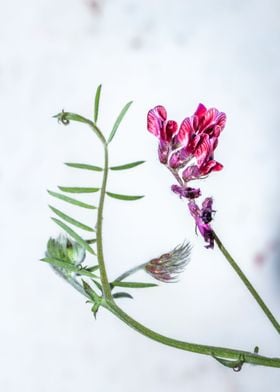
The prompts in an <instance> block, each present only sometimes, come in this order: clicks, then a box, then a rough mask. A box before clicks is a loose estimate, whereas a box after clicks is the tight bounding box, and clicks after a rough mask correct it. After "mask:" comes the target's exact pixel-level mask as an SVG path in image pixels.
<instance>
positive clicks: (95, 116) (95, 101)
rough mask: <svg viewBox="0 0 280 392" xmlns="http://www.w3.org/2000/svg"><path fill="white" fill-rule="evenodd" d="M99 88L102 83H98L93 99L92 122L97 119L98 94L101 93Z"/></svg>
mask: <svg viewBox="0 0 280 392" xmlns="http://www.w3.org/2000/svg"><path fill="white" fill-rule="evenodd" d="M101 88H102V85H101V84H100V85H99V86H98V87H97V89H96V93H95V99H94V116H93V118H94V122H95V123H97V120H98V113H99V101H100V94H101Z"/></svg>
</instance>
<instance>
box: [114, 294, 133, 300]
mask: <svg viewBox="0 0 280 392" xmlns="http://www.w3.org/2000/svg"><path fill="white" fill-rule="evenodd" d="M113 298H130V299H133V297H132V295H130V294H129V293H125V292H119V293H115V294H113Z"/></svg>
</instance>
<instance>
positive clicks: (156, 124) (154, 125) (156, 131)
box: [147, 105, 167, 137]
mask: <svg viewBox="0 0 280 392" xmlns="http://www.w3.org/2000/svg"><path fill="white" fill-rule="evenodd" d="M166 118H167V113H166V110H165V108H164V107H163V106H160V105H159V106H156V107H154V108H153V109H151V110H150V111H149V112H148V116H147V128H148V131H149V132H151V133H152V134H153V135H155V136H156V137H159V136H160V133H161V131H162V129H163V126H164V122H165V120H166Z"/></svg>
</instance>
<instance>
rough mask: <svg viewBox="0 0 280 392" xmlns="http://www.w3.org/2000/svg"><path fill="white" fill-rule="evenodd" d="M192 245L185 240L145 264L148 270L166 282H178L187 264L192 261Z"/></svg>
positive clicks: (154, 276) (156, 277)
mask: <svg viewBox="0 0 280 392" xmlns="http://www.w3.org/2000/svg"><path fill="white" fill-rule="evenodd" d="M190 253H191V245H190V243H189V242H185V243H183V244H181V245H178V246H176V248H174V249H173V250H172V251H170V252H169V253H164V254H163V255H161V256H160V257H158V258H155V259H152V260H150V261H149V262H148V263H147V264H146V265H145V266H144V268H145V270H146V272H148V274H150V275H151V276H152V277H153V278H155V279H157V280H160V281H161V282H164V283H172V282H176V281H177V280H178V278H179V275H180V273H181V272H183V271H184V268H185V266H186V265H187V264H188V263H189V261H190Z"/></svg>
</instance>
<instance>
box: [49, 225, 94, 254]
mask: <svg viewBox="0 0 280 392" xmlns="http://www.w3.org/2000/svg"><path fill="white" fill-rule="evenodd" d="M51 219H52V220H53V221H54V222H55V223H56V224H57V225H58V226H59V227H61V228H62V229H63V230H64V231H66V233H67V234H69V235H70V237H72V238H74V240H76V241H77V242H78V244H80V245H81V246H83V247H84V248H85V249H86V250H87V251H88V252H89V253H91V254H93V255H95V252H94V250H93V249H92V248H91V247H90V246H89V244H88V243H87V242H86V241H85V240H84V239H83V238H82V237H80V236H79V234H77V233H76V232H75V231H74V230H72V229H71V228H70V227H69V226H67V225H66V224H65V223H63V222H62V221H61V220H59V219H56V218H51Z"/></svg>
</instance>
